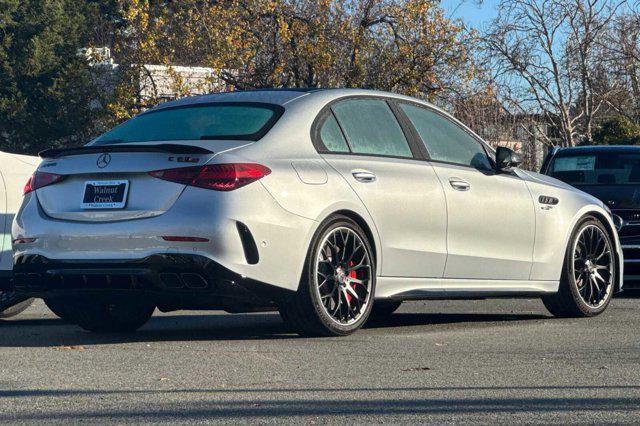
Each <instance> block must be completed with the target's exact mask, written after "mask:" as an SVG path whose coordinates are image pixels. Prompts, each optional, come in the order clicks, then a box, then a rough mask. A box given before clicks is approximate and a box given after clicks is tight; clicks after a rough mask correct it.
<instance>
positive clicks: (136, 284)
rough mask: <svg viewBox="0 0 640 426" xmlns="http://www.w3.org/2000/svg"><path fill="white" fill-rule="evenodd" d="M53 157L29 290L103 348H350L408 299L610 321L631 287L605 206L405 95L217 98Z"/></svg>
mask: <svg viewBox="0 0 640 426" xmlns="http://www.w3.org/2000/svg"><path fill="white" fill-rule="evenodd" d="M41 156H42V157H43V159H44V161H43V162H42V164H41V165H40V167H39V168H38V170H37V172H36V173H35V174H34V175H33V177H32V178H31V180H30V181H29V183H28V184H27V186H26V188H25V191H24V192H25V195H24V202H23V205H22V208H21V210H20V212H19V214H18V216H17V218H16V220H15V222H14V225H13V241H14V248H15V278H14V283H15V290H16V291H19V292H22V293H24V294H25V295H28V296H39V297H46V298H47V300H57V301H58V302H59V303H58V305H59V307H61V308H63V309H64V311H65V314H66V315H65V316H66V317H68V318H70V319H71V320H72V321H74V322H76V323H77V324H79V325H80V326H81V327H84V328H85V329H88V330H93V331H127V330H132V329H136V328H137V327H140V326H141V325H142V324H144V323H145V322H146V321H147V320H148V319H149V317H150V316H151V315H152V313H153V311H154V309H156V308H159V309H160V310H162V311H165V312H166V311H172V310H177V309H224V310H227V311H229V312H250V311H256V310H265V309H278V310H280V312H281V314H282V316H283V318H284V319H285V320H286V321H288V322H289V323H290V324H291V325H292V326H294V327H295V328H296V329H297V330H298V331H300V332H301V333H303V334H307V335H344V334H348V333H351V332H353V331H355V330H357V329H358V328H360V327H361V326H362V325H363V324H364V323H365V321H366V320H367V318H368V317H369V316H370V314H372V313H373V314H375V315H385V314H390V313H391V312H393V311H394V310H395V309H396V308H397V307H398V306H399V305H400V303H401V302H402V301H404V300H414V299H429V298H477V297H494V296H511V297H521V296H526V297H532V296H535V297H541V298H542V300H543V301H544V303H545V305H546V306H547V308H548V309H549V310H550V311H551V312H552V313H553V314H554V315H558V316H592V315H596V314H599V313H601V312H602V311H603V310H604V309H605V308H606V307H607V305H608V303H609V301H610V300H611V296H612V294H613V293H614V292H616V291H618V290H620V289H621V286H622V284H621V280H620V277H621V276H622V254H621V251H620V244H619V241H618V237H617V235H616V232H615V227H614V223H613V222H612V218H611V213H610V211H609V210H608V209H607V208H606V207H605V206H604V205H603V204H602V202H600V201H599V200H597V199H595V198H594V197H592V196H590V195H587V194H585V193H583V192H581V191H578V190H576V189H574V188H572V187H570V186H568V185H566V184H564V183H563V182H560V181H558V180H555V179H553V178H550V177H547V176H543V175H539V174H536V173H532V172H527V171H524V170H521V169H519V168H518V167H517V166H518V164H519V162H520V160H519V158H518V156H517V155H516V154H515V153H513V152H512V151H510V150H508V149H506V148H499V149H498V150H497V152H494V150H493V149H492V148H491V147H489V146H488V145H487V144H486V143H485V142H483V141H482V140H481V139H480V138H479V137H478V136H477V135H475V134H474V133H473V132H471V131H470V130H469V129H468V128H466V127H465V126H464V125H462V124H461V123H460V122H458V121H457V120H455V119H454V118H452V117H451V116H450V115H448V114H446V113H444V112H443V111H441V110H440V109H438V108H436V107H434V106H433V105H430V104H428V103H426V102H423V101H420V100H417V99H414V98H410V97H406V96H399V95H395V94H390V93H383V92H374V91H365V90H342V89H338V90H315V89H313V90H265V91H246V92H232V93H222V94H212V95H206V96H199V97H193V98H187V99H181V100H177V101H173V102H168V103H164V104H162V105H159V106H158V107H156V108H154V109H151V110H149V111H146V112H144V113H142V114H140V115H138V116H137V117H135V118H133V119H131V120H129V121H127V122H125V123H124V124H122V125H120V126H118V127H116V128H114V129H113V130H111V131H109V132H107V133H106V134H104V135H102V136H100V137H99V138H97V139H95V140H93V141H92V142H91V143H89V144H88V145H87V146H84V147H79V148H71V149H51V150H48V151H45V152H43V153H42V154H41Z"/></svg>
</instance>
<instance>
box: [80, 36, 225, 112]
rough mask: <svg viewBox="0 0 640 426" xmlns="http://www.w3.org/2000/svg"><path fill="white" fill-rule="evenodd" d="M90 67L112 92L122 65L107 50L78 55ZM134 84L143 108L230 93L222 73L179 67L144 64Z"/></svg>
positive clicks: (85, 52) (204, 68)
mask: <svg viewBox="0 0 640 426" xmlns="http://www.w3.org/2000/svg"><path fill="white" fill-rule="evenodd" d="M78 54H79V55H82V56H85V57H86V58H87V61H88V62H89V64H90V65H91V66H92V67H93V68H94V69H96V70H97V71H99V73H98V75H99V78H100V79H101V80H102V82H103V84H104V87H105V90H113V89H114V88H115V84H116V81H117V75H118V72H119V69H120V65H119V64H116V63H115V62H114V60H113V58H112V56H111V49H109V48H108V47H99V48H93V47H90V48H84V49H80V50H79V51H78ZM139 68H140V71H139V77H138V78H137V79H136V82H135V84H137V85H138V86H139V90H138V97H139V100H140V102H141V103H142V104H143V105H144V104H146V103H147V102H149V101H151V102H154V103H157V102H161V101H167V100H171V99H175V98H177V97H181V96H190V95H201V94H205V93H212V92H221V91H226V90H230V87H229V85H227V84H226V83H225V82H224V81H223V80H222V79H221V78H220V70H215V69H213V68H206V67H184V66H178V65H153V64H143V65H141V66H140V67H139Z"/></svg>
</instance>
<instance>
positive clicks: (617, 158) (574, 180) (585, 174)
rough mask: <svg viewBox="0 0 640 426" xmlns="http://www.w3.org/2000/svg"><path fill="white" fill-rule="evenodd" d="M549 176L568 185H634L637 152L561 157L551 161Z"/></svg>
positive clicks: (639, 169) (639, 161)
mask: <svg viewBox="0 0 640 426" xmlns="http://www.w3.org/2000/svg"><path fill="white" fill-rule="evenodd" d="M549 175H551V176H553V177H555V178H557V179H560V180H562V181H564V182H567V183H568V184H571V185H580V184H582V185H615V184H625V183H633V184H638V183H640V153H631V152H630V153H621V152H606V153H597V154H580V153H575V154H573V155H566V154H565V155H561V156H558V157H556V158H555V159H554V160H553V162H552V163H551V166H550V168H549Z"/></svg>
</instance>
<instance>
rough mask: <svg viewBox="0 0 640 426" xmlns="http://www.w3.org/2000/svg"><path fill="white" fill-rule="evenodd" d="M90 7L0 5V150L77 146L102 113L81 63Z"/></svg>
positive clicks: (61, 1) (5, 1) (13, 0)
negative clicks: (81, 52) (80, 51)
mask: <svg viewBox="0 0 640 426" xmlns="http://www.w3.org/2000/svg"><path fill="white" fill-rule="evenodd" d="M89 6H95V2H86V1H81V0H0V149H2V150H6V151H18V152H30V153H35V152H37V151H39V150H41V149H44V148H47V147H51V146H59V145H63V144H64V145H70V144H80V143H82V142H84V141H85V139H86V138H87V137H88V136H89V135H90V134H92V133H93V132H94V130H93V129H94V127H95V123H96V122H97V120H96V119H97V117H98V116H99V115H100V114H103V109H102V108H101V107H100V105H99V103H98V102H97V101H98V100H99V99H100V96H99V92H98V88H97V85H96V84H95V82H94V80H93V78H92V75H91V72H90V69H89V66H88V64H87V63H86V59H84V58H82V57H80V56H78V54H77V51H78V49H79V48H81V47H83V45H84V43H85V42H86V40H87V36H88V33H87V31H86V29H87V22H86V19H85V13H86V12H87V11H88V9H87V8H88V7H89Z"/></svg>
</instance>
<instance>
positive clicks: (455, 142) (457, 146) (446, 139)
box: [400, 103, 491, 170]
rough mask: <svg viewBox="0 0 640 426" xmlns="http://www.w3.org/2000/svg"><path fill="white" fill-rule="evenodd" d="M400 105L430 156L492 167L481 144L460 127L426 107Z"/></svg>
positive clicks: (438, 159)
mask: <svg viewBox="0 0 640 426" xmlns="http://www.w3.org/2000/svg"><path fill="white" fill-rule="evenodd" d="M400 107H401V108H402V110H403V111H404V112H405V113H406V114H407V116H408V117H409V120H411V123H413V126H414V127H415V128H416V130H417V131H418V134H419V135H420V138H421V139H422V141H423V142H424V144H425V145H426V147H427V151H429V155H430V156H431V158H432V159H434V160H437V161H446V162H448V163H455V164H462V165H465V166H472V167H475V168H477V169H483V170H489V169H491V163H490V162H489V159H488V158H487V153H486V152H485V151H484V149H483V148H482V145H480V143H479V142H478V141H477V140H475V138H473V137H472V136H471V135H470V134H469V133H467V132H466V131H465V130H464V129H463V128H462V127H460V126H458V125H457V124H456V123H454V122H452V121H450V120H448V119H446V118H444V117H443V116H441V115H440V114H438V113H436V112H434V111H431V110H429V109H426V108H421V107H418V106H415V105H410V104H404V103H403V104H400Z"/></svg>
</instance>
